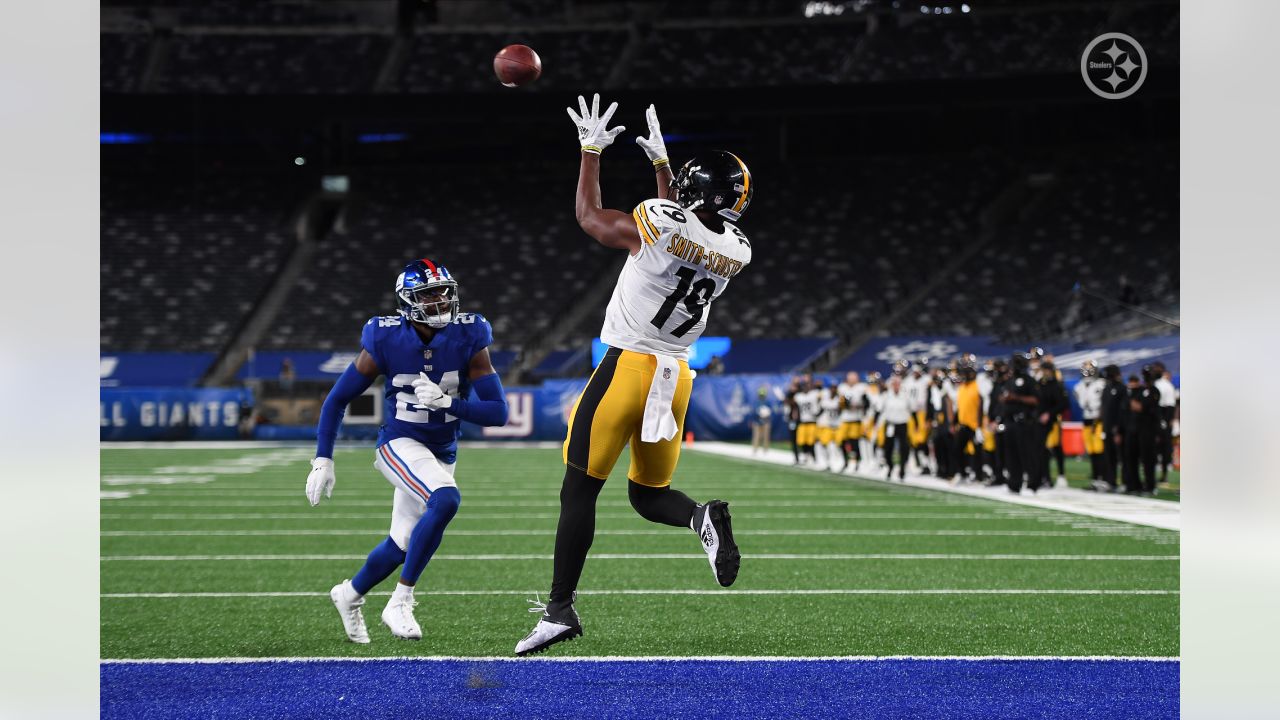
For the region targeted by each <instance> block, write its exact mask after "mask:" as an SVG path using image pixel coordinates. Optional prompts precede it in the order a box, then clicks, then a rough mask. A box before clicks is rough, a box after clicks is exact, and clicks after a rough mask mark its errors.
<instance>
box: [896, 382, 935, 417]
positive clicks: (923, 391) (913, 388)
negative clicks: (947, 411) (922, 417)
mask: <svg viewBox="0 0 1280 720" xmlns="http://www.w3.org/2000/svg"><path fill="white" fill-rule="evenodd" d="M931 384H932V383H930V382H929V376H928V375H921V376H920V377H915V376H911V375H909V376H907V377H905V378H903V379H902V394H903V395H906V397H907V409H908V410H909V411H910V412H913V413H915V412H920V411H921V410H924V409H925V405H926V404H927V403H928V401H929V386H930V385H931Z"/></svg>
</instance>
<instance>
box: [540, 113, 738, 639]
mask: <svg viewBox="0 0 1280 720" xmlns="http://www.w3.org/2000/svg"><path fill="white" fill-rule="evenodd" d="M578 105H579V110H580V113H575V112H574V111H573V108H569V117H570V118H571V119H572V120H573V123H574V125H576V126H577V128H578V140H579V144H580V145H581V167H580V170H579V174H578V191H577V201H576V204H575V209H576V212H577V219H578V224H579V225H580V226H581V227H582V229H583V230H584V231H586V233H587V234H588V235H590V236H591V237H593V238H595V240H596V241H597V242H599V243H600V244H601V245H604V246H605V247H610V248H616V249H618V250H626V251H627V252H628V257H627V261H626V264H625V265H624V266H623V269H622V273H621V274H620V275H619V276H618V282H617V285H616V286H615V287H614V290H613V297H612V298H611V299H610V300H609V306H608V308H607V309H606V310H605V317H604V329H603V330H602V331H601V333H600V336H601V339H602V340H603V341H604V342H605V344H606V345H608V346H609V350H608V351H607V352H606V353H605V356H604V359H603V360H601V361H600V365H599V366H597V367H596V369H595V372H594V373H592V375H591V379H590V380H588V381H587V386H586V388H585V389H584V390H583V391H582V395H581V396H579V397H578V401H577V403H575V404H574V407H573V412H572V413H571V415H570V417H569V433H568V438H567V439H566V440H565V443H564V463H565V473H564V484H563V485H562V486H561V489H560V522H559V525H558V526H557V529H556V545H555V562H554V570H553V577H552V581H551V594H550V600H549V602H548V603H547V605H546V606H545V607H540V608H539V607H535V608H533V611H535V612H537V611H538V610H541V612H542V616H541V618H540V619H539V620H538V623H537V625H535V626H534V628H533V631H532V632H530V633H529V634H528V635H527V636H526V637H525V638H524V639H523V640H521V641H520V642H519V643H518V644H517V645H516V649H515V652H516V654H517V655H528V654H530V653H535V652H539V651H542V650H545V649H546V648H548V647H550V646H552V645H554V644H556V643H558V642H561V641H564V640H569V639H572V638H574V637H578V636H580V635H582V625H581V623H580V622H579V620H578V614H577V612H576V611H575V610H574V607H573V602H574V597H575V594H576V590H577V587H578V580H579V578H580V577H581V575H582V567H583V564H584V563H585V562H586V559H587V551H588V550H589V549H590V548H591V541H592V539H593V536H594V535H595V519H596V518H595V516H596V497H597V496H598V495H599V494H600V490H601V489H602V488H603V487H604V483H605V480H606V479H607V478H608V477H609V471H610V470H612V469H613V466H614V463H615V462H616V461H617V459H618V456H619V455H620V454H621V453H622V448H623V446H624V445H626V444H628V443H630V445H631V467H630V469H629V470H628V471H627V478H628V480H627V495H628V497H629V498H630V500H631V505H632V507H634V508H635V510H636V512H638V513H639V514H640V516H641V517H643V518H645V519H646V520H649V521H651V522H655V523H661V524H664V525H671V526H673V527H683V528H689V529H691V530H692V531H693V532H694V533H696V534H697V536H698V538H699V539H700V540H701V542H702V545H703V549H704V550H705V551H706V553H707V558H708V560H709V561H710V563H711V567H712V569H713V571H714V573H715V577H716V580H717V582H719V583H720V585H722V586H725V587H727V586H729V585H732V584H733V581H734V580H735V579H737V577H738V565H739V562H740V556H739V554H738V546H737V544H736V543H735V542H734V540H733V531H732V529H731V527H730V518H729V506H728V503H725V502H722V501H720V500H711V501H708V502H707V503H706V504H703V505H699V504H698V503H696V502H694V501H693V500H692V499H690V498H689V497H688V496H687V495H685V494H684V493H682V492H680V491H678V490H674V489H672V488H671V475H672V473H673V472H674V471H675V468H676V461H677V460H678V459H679V456H680V437H681V433H682V431H683V426H684V417H685V411H686V410H687V409H688V406H689V394H690V393H691V392H692V391H693V373H692V372H691V371H690V370H689V364H688V362H687V361H686V358H687V357H688V355H689V346H690V345H692V344H693V342H694V341H695V340H697V339H698V337H700V336H701V335H702V331H703V330H704V329H705V328H706V323H707V314H708V311H709V310H710V307H711V303H712V302H713V301H714V300H715V299H716V298H718V297H720V294H721V293H722V292H724V289H725V288H726V287H728V285H729V280H730V279H732V278H733V277H734V276H736V275H737V274H738V273H739V272H741V271H742V269H743V268H745V267H746V266H747V263H749V262H750V261H751V243H750V242H748V241H747V237H746V235H744V234H743V233H742V231H741V230H739V229H738V228H737V227H736V226H735V225H733V224H732V221H736V220H737V219H738V218H739V216H740V215H741V214H742V212H743V211H744V210H746V208H747V205H748V204H749V203H750V202H751V195H752V193H753V192H754V190H755V188H754V184H753V183H752V181H751V173H750V172H749V171H748V170H747V166H746V165H745V164H744V163H743V162H742V160H740V159H738V157H737V156H736V155H734V154H732V153H728V152H723V151H713V152H708V153H705V154H702V155H698V156H697V157H695V158H693V159H692V160H690V161H689V162H687V163H685V165H684V167H682V168H681V169H680V172H679V174H677V175H676V176H675V177H674V178H673V177H672V175H671V168H670V165H669V161H668V159H667V149H666V147H665V145H664V144H663V141H662V130H661V128H660V127H659V126H658V116H657V112H656V111H655V110H654V107H653V106H652V105H650V106H649V109H648V111H647V112H646V113H645V117H646V120H647V121H648V126H649V136H648V138H645V137H638V138H636V142H637V143H638V144H639V145H640V146H641V147H642V148H644V150H645V153H646V154H647V155H648V156H649V159H650V160H651V161H652V162H653V167H654V170H655V172H656V173H657V177H656V179H657V184H658V197H657V198H654V199H651V200H645V201H643V202H641V203H640V204H639V205H637V206H636V207H635V209H634V210H633V211H632V212H631V213H630V214H628V213H625V212H619V211H617V210H606V209H604V208H603V207H602V206H601V201H600V153H601V152H602V151H603V150H604V149H605V148H606V147H608V146H609V145H610V144H611V143H612V142H613V139H614V138H615V137H616V136H617V135H618V133H620V132H622V130H623V128H622V127H616V128H613V129H608V128H607V125H608V123H609V119H610V118H611V117H613V113H614V111H615V110H616V109H617V107H618V104H617V103H613V104H611V105H610V106H609V108H608V109H607V110H605V111H604V114H603V115H601V114H600V113H599V108H600V96H599V95H596V96H595V97H594V98H593V99H592V103H591V107H590V108H588V107H587V102H586V100H585V99H584V98H582V97H579V98H578ZM668 198H669V199H668Z"/></svg>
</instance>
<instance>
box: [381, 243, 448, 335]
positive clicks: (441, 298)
mask: <svg viewBox="0 0 1280 720" xmlns="http://www.w3.org/2000/svg"><path fill="white" fill-rule="evenodd" d="M396 303H397V305H398V306H399V310H400V314H401V315H403V316H405V317H407V318H409V319H410V320H412V321H414V322H420V323H422V324H424V325H427V326H429V327H433V328H442V327H444V326H446V325H448V324H449V323H451V322H453V320H454V318H456V317H458V307H459V302H458V282H457V281H456V280H454V279H453V276H452V275H450V274H449V271H448V270H446V269H445V267H444V266H443V265H436V264H435V263H433V262H431V261H430V260H428V259H427V258H423V259H421V260H414V261H413V262H411V263H409V264H408V265H405V266H404V271H403V272H401V273H400V276H399V277H397V278H396Z"/></svg>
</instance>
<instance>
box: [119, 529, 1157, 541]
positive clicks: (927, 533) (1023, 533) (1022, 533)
mask: <svg viewBox="0 0 1280 720" xmlns="http://www.w3.org/2000/svg"><path fill="white" fill-rule="evenodd" d="M448 532H449V537H503V536H512V537H551V536H554V535H555V534H556V531H555V530H554V529H551V530H454V529H450V530H449V531H448ZM386 534H387V528H386V527H379V528H369V529H365V530H351V529H343V528H335V529H332V530H103V531H102V532H101V533H99V535H101V536H102V537H249V536H258V537H289V536H307V535H358V536H361V537H367V536H370V535H386ZM671 534H672V531H671V530H656V529H655V530H609V529H605V530H596V536H601V535H671ZM751 535H752V536H753V537H754V536H757V535H760V536H764V535H790V536H811V535H814V536H823V535H832V536H846V535H850V536H856V535H873V536H877V537H878V536H882V535H884V536H896V535H909V536H923V537H1079V538H1089V539H1092V540H1101V539H1111V538H1112V537H1115V536H1116V535H1119V536H1120V537H1126V538H1129V539H1132V540H1151V539H1153V538H1154V539H1158V538H1163V537H1164V536H1163V535H1155V534H1146V533H1142V532H1141V531H1140V529H1137V528H1135V529H1134V531H1124V532H1123V533H1099V532H1096V531H1094V530H1085V531H1083V532H1073V531H1070V530H901V529H892V528H886V529H883V530H865V529H852V530H840V529H837V530H752V531H751Z"/></svg>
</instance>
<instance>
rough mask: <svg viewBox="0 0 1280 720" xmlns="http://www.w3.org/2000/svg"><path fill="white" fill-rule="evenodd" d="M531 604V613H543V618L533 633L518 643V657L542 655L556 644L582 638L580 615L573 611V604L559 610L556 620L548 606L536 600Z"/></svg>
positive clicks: (534, 627) (539, 620)
mask: <svg viewBox="0 0 1280 720" xmlns="http://www.w3.org/2000/svg"><path fill="white" fill-rule="evenodd" d="M529 602H531V603H533V604H534V607H532V608H530V609H529V612H532V613H542V617H540V618H539V619H538V624H537V625H534V626H533V631H532V632H530V633H529V634H528V635H525V636H524V639H523V640H521V641H520V642H518V643H516V655H519V656H520V657H525V656H526V655H532V654H534V653H540V652H542V651H543V650H546V649H547V648H549V647H551V646H552V645H555V644H556V643H562V642H565V641H566V640H572V639H574V638H576V637H582V622H581V621H580V620H578V613H577V611H576V610H574V609H573V604H572V603H569V604H568V605H567V606H565V607H563V608H560V609H558V610H557V613H556V616H555V618H552V616H551V613H550V611H548V609H547V606H546V605H544V604H542V603H540V602H538V601H536V600H530V601H529Z"/></svg>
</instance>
